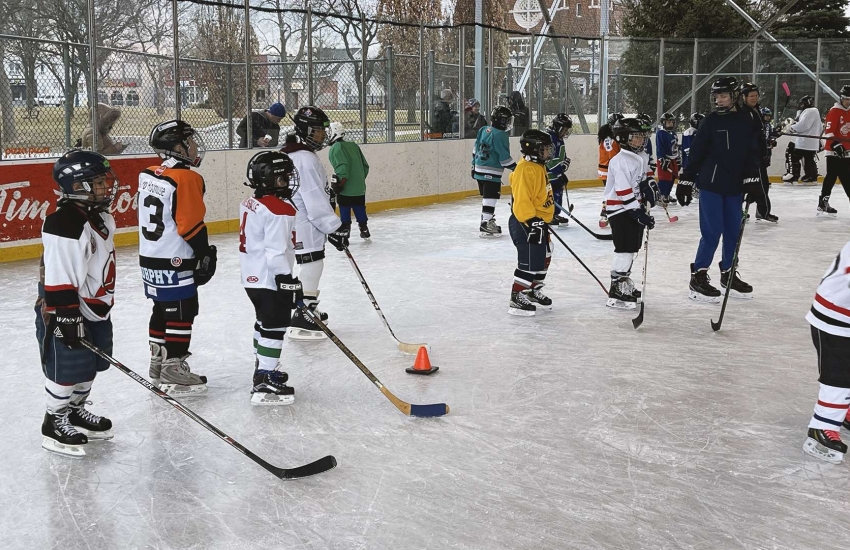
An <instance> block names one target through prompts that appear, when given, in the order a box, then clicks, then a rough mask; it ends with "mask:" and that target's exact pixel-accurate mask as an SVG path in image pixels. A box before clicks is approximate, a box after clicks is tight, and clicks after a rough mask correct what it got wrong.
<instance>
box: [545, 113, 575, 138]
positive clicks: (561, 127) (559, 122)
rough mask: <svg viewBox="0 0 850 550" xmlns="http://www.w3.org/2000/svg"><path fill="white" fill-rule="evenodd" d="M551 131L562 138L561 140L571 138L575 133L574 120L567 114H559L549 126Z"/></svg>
mask: <svg viewBox="0 0 850 550" xmlns="http://www.w3.org/2000/svg"><path fill="white" fill-rule="evenodd" d="M549 129H550V130H552V131H553V132H555V133H556V134H558V135H559V136H561V139H564V138H566V137H569V135H570V134H571V133H572V131H573V119H571V118H570V116H569V115H568V114H567V113H558V114H557V115H555V118H553V119H552V122H551V123H550V124H549Z"/></svg>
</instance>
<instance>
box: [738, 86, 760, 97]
mask: <svg viewBox="0 0 850 550" xmlns="http://www.w3.org/2000/svg"><path fill="white" fill-rule="evenodd" d="M753 92H756V93H759V94H760V93H761V92H759V87H758V85H757V84H755V83H753V82H744V83H743V84H741V97H742V98H744V99H747V96H748V95H750V94H751V93H753Z"/></svg>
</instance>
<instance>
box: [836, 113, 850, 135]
mask: <svg viewBox="0 0 850 550" xmlns="http://www.w3.org/2000/svg"><path fill="white" fill-rule="evenodd" d="M838 132H839V133H840V134H841V135H842V136H844V137H847V135H848V134H850V122H844V117H843V116H842V117H841V129H840V130H838Z"/></svg>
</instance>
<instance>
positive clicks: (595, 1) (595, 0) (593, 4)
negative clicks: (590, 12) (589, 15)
mask: <svg viewBox="0 0 850 550" xmlns="http://www.w3.org/2000/svg"><path fill="white" fill-rule="evenodd" d="M587 7H588V8H596V9H599V0H590V4H588V6H587Z"/></svg>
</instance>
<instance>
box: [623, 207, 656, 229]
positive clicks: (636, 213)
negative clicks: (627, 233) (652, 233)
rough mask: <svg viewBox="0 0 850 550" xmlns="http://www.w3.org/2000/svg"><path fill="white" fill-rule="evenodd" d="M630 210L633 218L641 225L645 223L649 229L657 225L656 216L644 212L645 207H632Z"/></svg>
mask: <svg viewBox="0 0 850 550" xmlns="http://www.w3.org/2000/svg"><path fill="white" fill-rule="evenodd" d="M628 212H629V215H630V216H631V217H632V219H633V220H635V221H636V222H638V223H639V224H641V225H645V226H646V228H647V229H652V228H653V227H655V218H653V217H652V216H650V215H649V214H647V213H646V212H644V210H643V208H639V209H637V210H634V209H632V210H629V211H628Z"/></svg>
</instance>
